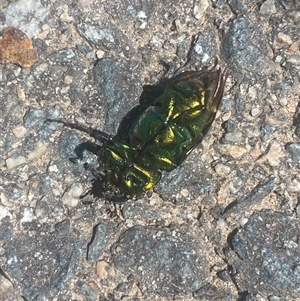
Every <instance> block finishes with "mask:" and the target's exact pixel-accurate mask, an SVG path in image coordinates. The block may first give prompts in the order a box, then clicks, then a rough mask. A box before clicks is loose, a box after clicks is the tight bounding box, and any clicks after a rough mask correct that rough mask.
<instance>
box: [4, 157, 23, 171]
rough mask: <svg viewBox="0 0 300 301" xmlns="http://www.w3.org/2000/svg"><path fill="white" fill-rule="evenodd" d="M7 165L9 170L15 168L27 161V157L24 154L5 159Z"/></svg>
mask: <svg viewBox="0 0 300 301" xmlns="http://www.w3.org/2000/svg"><path fill="white" fill-rule="evenodd" d="M5 163H6V167H7V169H8V170H10V169H13V168H15V167H17V166H19V165H22V164H24V163H26V158H25V157H24V156H18V157H16V158H11V157H10V158H7V159H6V160H5Z"/></svg>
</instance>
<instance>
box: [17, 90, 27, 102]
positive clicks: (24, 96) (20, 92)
mask: <svg viewBox="0 0 300 301" xmlns="http://www.w3.org/2000/svg"><path fill="white" fill-rule="evenodd" d="M17 95H18V97H19V98H20V99H21V100H23V101H24V100H25V98H26V95H25V92H24V90H23V89H21V88H19V87H17Z"/></svg>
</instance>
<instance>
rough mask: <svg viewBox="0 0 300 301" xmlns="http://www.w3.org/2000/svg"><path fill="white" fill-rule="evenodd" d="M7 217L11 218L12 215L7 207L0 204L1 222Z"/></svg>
mask: <svg viewBox="0 0 300 301" xmlns="http://www.w3.org/2000/svg"><path fill="white" fill-rule="evenodd" d="M6 216H9V217H11V216H12V215H11V213H10V212H9V211H8V210H7V208H6V207H5V206H3V205H1V204H0V221H1V220H2V219H3V218H4V217H6Z"/></svg>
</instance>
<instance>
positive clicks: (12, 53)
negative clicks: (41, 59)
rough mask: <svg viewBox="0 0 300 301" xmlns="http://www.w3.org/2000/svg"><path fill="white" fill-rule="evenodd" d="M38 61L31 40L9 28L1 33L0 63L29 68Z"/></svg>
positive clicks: (18, 31)
mask: <svg viewBox="0 0 300 301" xmlns="http://www.w3.org/2000/svg"><path fill="white" fill-rule="evenodd" d="M37 59H38V54H37V52H36V50H35V49H34V48H33V46H32V42H31V40H29V38H28V37H27V36H26V34H25V33H23V32H22V31H21V30H19V29H17V28H15V27H12V26H9V27H7V28H5V29H4V30H3V32H2V38H1V39H0V63H1V64H7V63H14V64H17V65H19V66H20V67H23V68H29V67H30V66H32V65H33V64H34V62H36V61H37Z"/></svg>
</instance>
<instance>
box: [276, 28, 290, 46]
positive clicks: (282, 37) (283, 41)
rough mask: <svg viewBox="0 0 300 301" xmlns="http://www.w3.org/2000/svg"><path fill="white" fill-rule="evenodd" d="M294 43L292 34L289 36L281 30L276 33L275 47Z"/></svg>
mask: <svg viewBox="0 0 300 301" xmlns="http://www.w3.org/2000/svg"><path fill="white" fill-rule="evenodd" d="M292 43H293V41H292V39H291V37H290V36H288V35H287V34H285V33H283V32H279V33H278V34H277V35H276V39H275V42H274V44H275V45H274V47H275V48H281V46H282V45H286V46H289V45H291V44H292Z"/></svg>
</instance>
